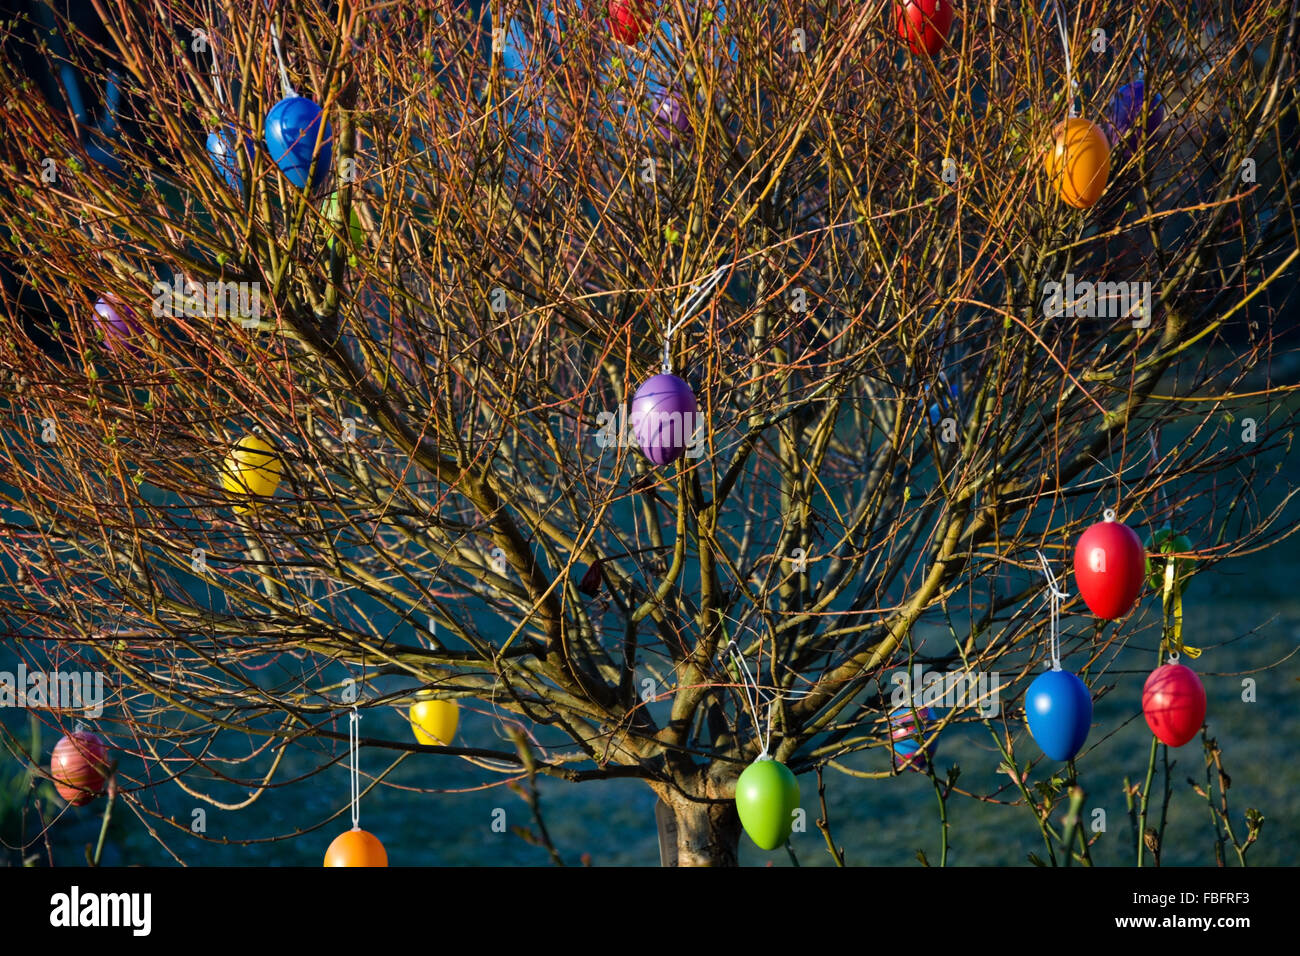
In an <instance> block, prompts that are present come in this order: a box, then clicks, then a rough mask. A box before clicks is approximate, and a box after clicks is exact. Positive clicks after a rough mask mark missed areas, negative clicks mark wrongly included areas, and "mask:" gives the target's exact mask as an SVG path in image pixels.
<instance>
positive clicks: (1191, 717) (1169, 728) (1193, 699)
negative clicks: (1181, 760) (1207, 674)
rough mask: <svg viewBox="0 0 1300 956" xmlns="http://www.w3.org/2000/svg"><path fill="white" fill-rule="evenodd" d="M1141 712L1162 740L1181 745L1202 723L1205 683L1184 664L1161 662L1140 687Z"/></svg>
mask: <svg viewBox="0 0 1300 956" xmlns="http://www.w3.org/2000/svg"><path fill="white" fill-rule="evenodd" d="M1142 715H1143V716H1144V717H1146V719H1147V726H1149V727H1150V728H1151V732H1152V733H1153V734H1155V735H1156V736H1157V737H1158V738H1160V741H1161V742H1162V743H1166V744H1168V745H1169V746H1170V747H1181V746H1182V745H1183V744H1185V743H1187V741H1189V740H1191V739H1192V738H1193V737H1195V736H1196V735H1197V734H1198V733H1199V732H1200V730H1201V725H1202V724H1204V723H1205V685H1204V684H1202V683H1201V679H1200V678H1199V677H1197V676H1196V672H1195V671H1194V670H1192V669H1191V668H1190V667H1187V666H1186V665H1183V664H1161V665H1160V666H1159V667H1157V668H1156V669H1155V670H1153V671H1152V672H1151V676H1150V677H1148V678H1147V682H1146V686H1145V687H1143V688H1142Z"/></svg>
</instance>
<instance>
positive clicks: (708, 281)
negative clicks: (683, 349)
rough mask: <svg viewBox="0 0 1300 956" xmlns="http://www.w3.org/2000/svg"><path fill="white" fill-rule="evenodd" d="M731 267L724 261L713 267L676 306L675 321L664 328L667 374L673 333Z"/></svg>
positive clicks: (669, 367) (664, 353) (670, 358)
mask: <svg viewBox="0 0 1300 956" xmlns="http://www.w3.org/2000/svg"><path fill="white" fill-rule="evenodd" d="M730 268H731V263H730V262H724V263H723V264H722V265H720V266H718V268H716V269H714V270H713V271H712V272H710V273H709V274H708V275H707V276H705V277H704V278H703V279H701V280H700V281H699V282H697V283H696V284H695V285H694V286H693V287H692V288H691V291H690V294H689V295H688V296H687V297H686V299H685V300H684V301H683V302H682V304H681V305H680V306H678V308H677V313H676V315H677V321H675V322H670V323H669V324H668V326H667V328H665V329H664V351H663V372H664V374H665V375H667V374H668V373H669V372H671V371H672V370H673V363H672V343H673V334H674V333H675V332H677V330H678V329H680V328H681V327H682V326H683V325H685V324H686V321H687V320H688V319H689V318H690V317H691V316H692V315H694V314H695V313H696V312H698V311H699V310H700V307H701V306H703V305H704V303H705V302H706V301H707V300H708V296H709V295H710V294H711V293H712V292H713V290H714V289H715V288H716V287H717V285H718V283H719V282H720V281H722V277H723V275H725V274H726V272H727V270H728V269H730Z"/></svg>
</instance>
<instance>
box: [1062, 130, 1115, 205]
mask: <svg viewBox="0 0 1300 956" xmlns="http://www.w3.org/2000/svg"><path fill="white" fill-rule="evenodd" d="M1053 136H1054V137H1055V140H1056V142H1055V144H1054V145H1053V147H1052V151H1051V152H1050V153H1049V154H1048V157H1047V174H1048V176H1050V177H1051V179H1052V182H1053V183H1054V184H1055V186H1056V188H1057V190H1058V191H1059V192H1060V194H1061V200H1062V202H1065V203H1067V204H1069V205H1071V206H1073V207H1074V208H1075V209H1088V208H1089V207H1091V206H1092V205H1093V204H1094V203H1096V202H1097V200H1098V199H1100V198H1101V194H1102V193H1103V192H1105V191H1106V180H1107V179H1108V178H1109V177H1110V143H1109V142H1108V141H1107V139H1106V134H1105V133H1103V132H1102V131H1101V127H1100V126H1098V125H1097V124H1096V123H1093V122H1090V121H1089V120H1086V119H1082V118H1080V117H1071V118H1070V119H1068V120H1066V121H1065V122H1064V123H1061V124H1060V125H1059V126H1057V127H1056V130H1055V131H1054V133H1053Z"/></svg>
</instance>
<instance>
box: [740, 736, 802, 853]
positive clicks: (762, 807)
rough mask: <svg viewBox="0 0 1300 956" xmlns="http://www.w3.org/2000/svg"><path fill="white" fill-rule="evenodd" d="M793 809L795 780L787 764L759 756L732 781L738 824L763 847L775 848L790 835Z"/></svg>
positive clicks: (795, 806) (796, 806) (795, 804)
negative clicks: (734, 786)
mask: <svg viewBox="0 0 1300 956" xmlns="http://www.w3.org/2000/svg"><path fill="white" fill-rule="evenodd" d="M797 809H799V781H798V780H796V779H795V776H794V774H793V773H791V772H790V768H789V767H787V766H786V765H785V764H783V763H781V762H779V761H777V760H773V759H772V758H771V757H768V756H766V755H764V756H762V757H759V758H758V759H757V760H755V761H754V762H753V763H751V764H750V765H749V766H748V767H746V768H745V772H744V773H742V774H741V775H740V779H739V780H737V781H736V810H737V812H738V813H739V814H740V823H741V826H743V827H744V828H745V832H746V833H748V834H749V838H750V839H751V840H753V841H754V842H755V843H756V844H758V845H759V846H760V847H762V848H763V849H764V850H775V849H776V848H777V847H779V846H780V845H781V844H783V843H785V841H786V840H788V839H789V838H790V830H791V827H793V825H794V811H795V810H797Z"/></svg>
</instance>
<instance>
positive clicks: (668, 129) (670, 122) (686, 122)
mask: <svg viewBox="0 0 1300 956" xmlns="http://www.w3.org/2000/svg"><path fill="white" fill-rule="evenodd" d="M653 118H654V124H655V131H656V132H657V133H658V134H659V135H660V136H662V137H663V138H664V139H665V140H667V141H668V142H669V143H676V142H678V141H679V140H680V139H681V138H682V137H683V136H684V135H685V134H687V133H689V132H690V131H691V121H690V117H688V116H687V115H686V101H685V100H684V99H682V95H681V94H680V93H678V92H677V91H676V90H666V91H664V92H662V93H658V94H656V96H655V98H654V113H653Z"/></svg>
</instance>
